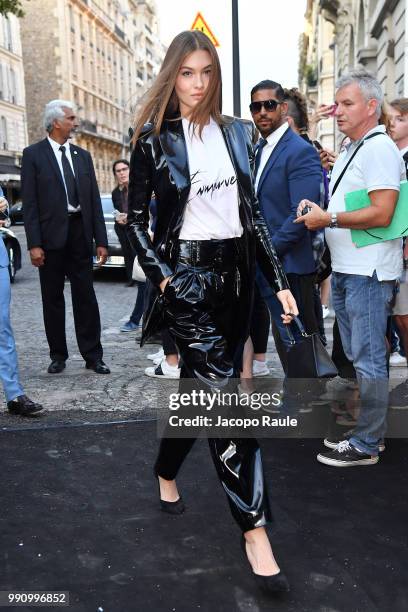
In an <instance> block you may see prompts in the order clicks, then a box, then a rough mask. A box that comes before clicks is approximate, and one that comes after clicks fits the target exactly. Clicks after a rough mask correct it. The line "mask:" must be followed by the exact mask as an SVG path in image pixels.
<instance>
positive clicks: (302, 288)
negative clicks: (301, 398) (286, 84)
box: [249, 80, 322, 372]
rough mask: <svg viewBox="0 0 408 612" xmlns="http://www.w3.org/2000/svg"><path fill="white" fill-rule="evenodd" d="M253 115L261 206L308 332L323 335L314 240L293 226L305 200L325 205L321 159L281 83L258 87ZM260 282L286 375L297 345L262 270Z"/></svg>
mask: <svg viewBox="0 0 408 612" xmlns="http://www.w3.org/2000/svg"><path fill="white" fill-rule="evenodd" d="M249 109H250V111H251V114H252V119H253V121H254V123H255V125H256V127H257V129H258V130H259V132H260V134H261V138H260V140H259V141H258V145H257V150H256V155H255V190H256V195H257V198H258V200H259V206H260V209H261V212H262V214H263V216H264V218H265V222H266V225H267V227H268V231H269V234H270V236H271V238H272V240H273V244H274V246H275V249H276V252H277V255H278V256H279V257H280V258H281V259H282V265H283V268H284V271H285V273H286V275H287V278H288V281H289V286H290V289H291V291H292V293H293V295H294V297H295V299H296V302H297V304H298V307H299V311H300V319H301V321H302V323H303V325H304V327H305V330H306V331H307V332H309V333H312V332H317V331H318V322H317V319H316V313H315V305H314V301H315V298H314V290H315V287H314V285H315V272H316V262H315V259H314V255H313V246H312V238H313V237H312V235H311V234H310V232H307V231H305V228H304V227H302V228H301V231H299V226H296V225H295V224H294V223H293V221H294V219H295V218H296V209H297V206H298V204H299V202H300V200H301V199H302V198H305V197H309V198H311V199H313V200H314V201H319V199H320V189H321V181H322V170H321V165H320V161H319V156H318V155H317V153H316V151H315V150H314V149H313V147H312V146H310V144H308V143H307V142H305V141H304V139H303V138H301V137H300V136H299V135H298V134H296V133H295V132H294V131H293V130H291V129H290V127H289V123H288V102H287V101H286V100H285V93H284V91H283V88H282V86H281V85H280V84H279V83H277V82H275V81H271V80H264V81H261V82H260V83H258V84H257V85H255V86H254V87H253V88H252V91H251V103H250V105H249ZM306 194H309V195H308V196H306ZM256 280H257V284H258V287H259V290H260V293H261V295H262V297H263V298H264V299H265V301H266V303H267V305H268V308H269V311H270V314H271V318H272V321H273V323H274V325H275V328H276V332H275V334H274V337H275V344H276V349H277V351H278V354H279V357H280V360H281V363H282V367H283V369H284V371H285V372H286V371H287V362H286V352H287V350H288V348H289V347H290V345H291V339H290V337H289V335H288V332H287V327H286V326H285V325H284V324H283V322H282V319H281V317H280V304H279V301H278V300H277V299H276V296H275V295H274V294H273V292H272V291H271V289H270V287H269V286H268V284H267V283H265V280H264V279H263V275H262V272H261V271H260V270H259V269H258V272H257V279H256ZM291 327H292V333H293V336H294V338H295V341H297V342H300V341H301V335H300V332H299V330H298V329H297V327H296V326H294V325H292V326H291Z"/></svg>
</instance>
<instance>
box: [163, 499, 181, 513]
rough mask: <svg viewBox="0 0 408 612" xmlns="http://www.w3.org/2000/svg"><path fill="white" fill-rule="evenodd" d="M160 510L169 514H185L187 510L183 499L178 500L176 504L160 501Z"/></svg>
mask: <svg viewBox="0 0 408 612" xmlns="http://www.w3.org/2000/svg"><path fill="white" fill-rule="evenodd" d="M160 508H161V510H162V511H163V512H167V514H183V512H184V511H185V509H186V506H185V504H184V502H183V500H182V498H181V497H179V498H178V500H177V501H175V502H168V501H164V500H163V499H161V500H160Z"/></svg>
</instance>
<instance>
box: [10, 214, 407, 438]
mask: <svg viewBox="0 0 408 612" xmlns="http://www.w3.org/2000/svg"><path fill="white" fill-rule="evenodd" d="M11 229H12V230H13V231H14V232H15V233H16V235H17V236H18V238H19V240H20V243H21V246H22V251H23V266H22V269H21V270H20V271H19V272H18V274H17V277H16V280H15V283H14V284H13V285H12V324H13V329H14V334H15V339H16V344H17V351H18V356H19V363H20V372H21V379H22V381H23V384H24V388H25V391H26V392H27V395H29V396H30V397H32V398H33V399H35V400H36V401H39V402H41V403H42V404H43V405H44V407H45V409H46V411H44V413H42V414H41V415H39V416H38V417H37V418H32V419H22V418H17V417H15V416H11V415H9V414H8V412H7V411H4V412H2V413H1V414H0V427H3V428H9V427H12V428H14V427H17V428H19V427H24V428H25V427H27V426H28V425H29V426H30V427H37V426H38V427H42V426H44V425H45V422H44V421H46V424H47V426H48V425H51V424H70V423H78V424H80V423H83V422H90V423H96V422H109V421H123V420H134V419H136V420H140V419H143V420H144V419H151V418H155V416H156V414H155V413H156V405H157V393H158V391H159V389H160V385H161V384H162V382H161V381H159V380H157V379H154V378H149V377H147V376H146V375H144V369H145V368H146V367H147V366H149V365H152V362H150V361H148V360H147V358H146V356H147V354H149V353H151V352H155V351H156V350H158V349H159V345H157V344H146V345H145V346H144V347H143V348H141V347H140V346H139V343H138V342H137V341H136V339H137V338H138V337H139V336H140V332H137V333H123V332H120V331H119V328H120V325H121V324H122V323H123V322H125V321H127V320H128V317H129V315H130V313H131V312H132V309H133V306H134V302H135V299H136V291H137V290H136V287H126V286H125V278H124V274H123V271H122V270H108V269H106V270H100V271H97V272H95V290H96V294H97V298H98V303H99V308H100V314H101V322H102V344H103V348H104V361H105V362H106V363H107V364H108V365H109V367H110V368H111V372H112V373H111V374H110V375H100V374H95V373H94V372H92V371H90V370H86V369H85V367H84V361H83V359H82V357H81V355H80V353H79V351H78V347H77V344H76V340H75V332H74V324H73V317H72V304H71V296H70V285H69V282H68V281H67V282H66V284H65V297H66V329H67V342H68V350H69V354H70V356H69V359H68V361H67V367H66V369H65V370H64V372H63V373H61V374H53V375H52V374H48V373H47V367H48V365H49V363H50V359H49V354H48V345H47V341H46V337H45V332H44V326H43V318H42V304H41V293H40V284H39V279H38V271H37V269H35V268H34V267H33V266H32V265H31V263H30V261H29V257H28V253H27V249H26V240H25V233H24V228H23V226H21V225H19V226H13V227H12V228H11ZM332 321H333V319H332V317H329V318H328V319H326V329H327V336H328V340H329V345H330V343H331V338H332V336H331V327H332ZM268 361H269V365H270V368H271V375H272V376H274V377H276V378H278V377H281V376H282V369H281V366H280V362H279V359H278V356H277V354H276V351H275V349H274V344H273V339H272V337H270V338H269V343H268ZM405 373H406V368H393V371H392V375H393V377H394V378H398V377H403V376H404V374H405Z"/></svg>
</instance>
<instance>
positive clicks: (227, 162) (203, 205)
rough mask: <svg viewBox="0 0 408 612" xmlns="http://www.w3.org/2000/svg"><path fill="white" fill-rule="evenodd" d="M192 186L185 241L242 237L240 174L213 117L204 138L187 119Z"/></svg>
mask: <svg viewBox="0 0 408 612" xmlns="http://www.w3.org/2000/svg"><path fill="white" fill-rule="evenodd" d="M183 130H184V136H185V139H186V145H187V154H188V165H189V169H190V179H191V189H190V193H189V196H188V200H187V205H186V209H185V214H184V220H183V225H182V228H181V231H180V236H179V237H180V238H181V239H182V240H211V239H213V240H224V239H226V238H235V237H238V236H242V232H243V229H242V225H241V221H240V218H239V211H238V186H237V177H236V174H235V170H234V166H233V165H232V162H231V158H230V156H229V154H228V151H227V147H226V144H225V141H224V138H223V135H222V132H221V129H220V127H219V126H218V125H217V123H216V122H215V121H214V120H213V119H210V123H209V124H208V125H206V126H204V129H203V132H202V135H201V138H200V136H199V135H198V131H197V130H196V131H194V132H193V130H192V128H191V127H190V123H189V122H188V120H187V119H183Z"/></svg>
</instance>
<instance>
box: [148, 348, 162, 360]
mask: <svg viewBox="0 0 408 612" xmlns="http://www.w3.org/2000/svg"><path fill="white" fill-rule="evenodd" d="M163 357H164V351H163V347H162V348H160V349H159V350H158V351H157V353H150V355H148V356H147V358H148V359H150V360H151V361H154V360H155V359H159V358H160V361H161V360H162V359H163ZM160 361H159V363H160Z"/></svg>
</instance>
